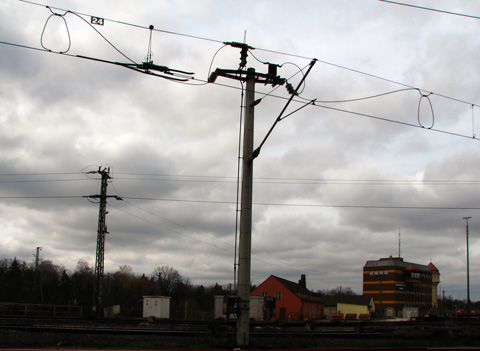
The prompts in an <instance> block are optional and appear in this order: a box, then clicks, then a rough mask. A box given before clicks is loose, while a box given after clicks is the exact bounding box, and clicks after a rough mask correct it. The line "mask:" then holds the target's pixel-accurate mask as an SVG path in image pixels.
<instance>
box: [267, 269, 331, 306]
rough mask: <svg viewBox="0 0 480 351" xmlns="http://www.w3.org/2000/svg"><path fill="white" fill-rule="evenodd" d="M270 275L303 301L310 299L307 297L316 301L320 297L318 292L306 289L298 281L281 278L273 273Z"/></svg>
mask: <svg viewBox="0 0 480 351" xmlns="http://www.w3.org/2000/svg"><path fill="white" fill-rule="evenodd" d="M272 277H273V278H275V279H276V280H277V281H278V282H279V283H280V284H282V285H283V286H284V287H286V288H287V289H288V290H290V291H291V292H292V293H294V294H295V295H297V296H298V297H299V298H300V299H301V300H303V301H310V300H311V299H309V298H314V300H315V301H316V302H318V299H319V298H321V295H320V294H317V293H315V292H313V291H310V290H308V289H307V288H304V287H303V286H302V285H301V284H299V283H294V282H292V281H290V280H287V279H283V278H280V277H277V276H275V275H272ZM322 302H323V298H322Z"/></svg>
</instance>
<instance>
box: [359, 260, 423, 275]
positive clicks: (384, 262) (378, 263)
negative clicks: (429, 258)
mask: <svg viewBox="0 0 480 351" xmlns="http://www.w3.org/2000/svg"><path fill="white" fill-rule="evenodd" d="M388 266H396V267H416V268H418V270H420V271H424V272H428V273H430V272H431V270H430V268H429V266H426V265H423V264H418V263H411V262H405V261H404V260H403V258H402V257H392V256H390V257H388V258H381V259H379V260H375V261H367V262H366V263H365V268H371V267H388Z"/></svg>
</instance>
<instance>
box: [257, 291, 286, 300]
mask: <svg viewBox="0 0 480 351" xmlns="http://www.w3.org/2000/svg"><path fill="white" fill-rule="evenodd" d="M262 296H263V297H268V293H267V292H266V291H262ZM275 298H276V299H277V300H281V299H282V293H281V292H280V291H277V292H276V293H275Z"/></svg>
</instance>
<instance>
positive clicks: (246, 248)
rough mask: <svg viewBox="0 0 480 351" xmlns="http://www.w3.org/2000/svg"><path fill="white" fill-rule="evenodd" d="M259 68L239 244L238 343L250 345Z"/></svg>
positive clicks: (248, 99) (251, 78)
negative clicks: (255, 115)
mask: <svg viewBox="0 0 480 351" xmlns="http://www.w3.org/2000/svg"><path fill="white" fill-rule="evenodd" d="M254 101H255V69H253V68H249V69H248V70H247V87H246V93H245V121H244V123H245V124H244V130H243V166H242V195H241V212H240V238H239V246H238V284H237V297H238V300H237V345H238V346H246V345H248V339H249V329H250V318H249V317H250V262H251V256H252V193H253V129H254V111H255V108H254V106H253V102H254Z"/></svg>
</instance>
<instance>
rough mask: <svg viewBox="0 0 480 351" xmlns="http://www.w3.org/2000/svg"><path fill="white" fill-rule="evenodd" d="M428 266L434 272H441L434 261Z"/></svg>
mask: <svg viewBox="0 0 480 351" xmlns="http://www.w3.org/2000/svg"><path fill="white" fill-rule="evenodd" d="M428 268H430V270H431V271H432V273H433V274H440V271H439V270H438V268H437V267H435V265H434V264H433V263H432V262H430V263H429V264H428Z"/></svg>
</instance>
